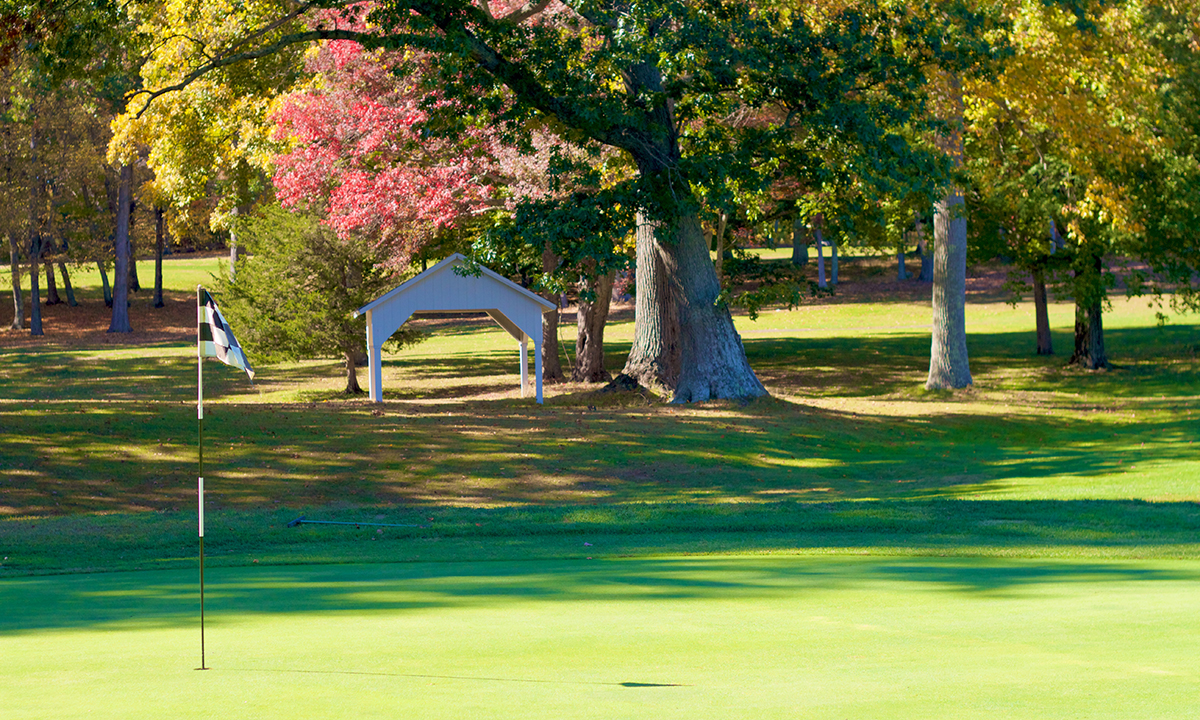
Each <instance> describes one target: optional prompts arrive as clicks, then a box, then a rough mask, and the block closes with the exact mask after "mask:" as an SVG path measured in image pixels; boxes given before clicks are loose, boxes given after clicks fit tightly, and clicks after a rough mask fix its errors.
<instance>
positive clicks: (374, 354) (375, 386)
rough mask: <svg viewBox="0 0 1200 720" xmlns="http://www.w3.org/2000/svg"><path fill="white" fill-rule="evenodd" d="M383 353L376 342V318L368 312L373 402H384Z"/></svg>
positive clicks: (368, 351) (368, 355)
mask: <svg viewBox="0 0 1200 720" xmlns="http://www.w3.org/2000/svg"><path fill="white" fill-rule="evenodd" d="M382 360H383V353H382V352H381V348H380V345H379V344H377V343H376V342H375V318H374V315H373V313H372V312H371V311H370V310H368V311H367V389H368V390H369V391H370V395H371V402H383V368H382V367H381V362H382Z"/></svg>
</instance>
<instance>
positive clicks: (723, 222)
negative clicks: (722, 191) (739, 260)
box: [713, 212, 729, 277]
mask: <svg viewBox="0 0 1200 720" xmlns="http://www.w3.org/2000/svg"><path fill="white" fill-rule="evenodd" d="M728 226H729V213H727V212H722V213H720V214H719V215H718V217H717V234H716V237H715V238H713V245H714V246H715V247H714V248H713V249H714V250H715V251H716V253H717V259H716V261H715V262H716V266H717V277H721V268H722V267H724V265H725V228H726V227H728Z"/></svg>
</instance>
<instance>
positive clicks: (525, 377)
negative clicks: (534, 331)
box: [521, 335, 529, 397]
mask: <svg viewBox="0 0 1200 720" xmlns="http://www.w3.org/2000/svg"><path fill="white" fill-rule="evenodd" d="M528 391H529V336H528V335H526V336H525V337H522V338H521V397H525V396H526V395H527V394H528Z"/></svg>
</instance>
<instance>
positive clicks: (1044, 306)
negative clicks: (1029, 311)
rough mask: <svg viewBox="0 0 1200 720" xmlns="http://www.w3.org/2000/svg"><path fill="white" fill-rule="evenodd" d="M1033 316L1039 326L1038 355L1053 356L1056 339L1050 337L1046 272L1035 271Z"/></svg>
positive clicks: (1035, 269) (1041, 270)
mask: <svg viewBox="0 0 1200 720" xmlns="http://www.w3.org/2000/svg"><path fill="white" fill-rule="evenodd" d="M1033 315H1034V319H1035V322H1036V324H1037V354H1038V355H1053V354H1054V339H1053V337H1052V336H1051V335H1050V308H1049V306H1048V303H1047V298H1046V271H1045V270H1043V269H1042V268H1041V267H1035V268H1034V269H1033Z"/></svg>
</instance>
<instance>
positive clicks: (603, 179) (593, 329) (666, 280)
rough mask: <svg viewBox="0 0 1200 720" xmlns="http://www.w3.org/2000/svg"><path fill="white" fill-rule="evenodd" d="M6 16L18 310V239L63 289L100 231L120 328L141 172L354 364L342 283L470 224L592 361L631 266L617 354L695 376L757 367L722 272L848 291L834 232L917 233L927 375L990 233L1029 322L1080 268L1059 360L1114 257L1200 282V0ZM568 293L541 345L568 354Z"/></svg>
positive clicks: (32, 9)
mask: <svg viewBox="0 0 1200 720" xmlns="http://www.w3.org/2000/svg"><path fill="white" fill-rule="evenodd" d="M0 17H2V18H4V22H5V24H6V27H8V28H10V29H9V31H8V32H7V33H6V34H5V35H4V37H3V40H2V44H0V60H3V63H4V73H5V96H4V103H5V104H4V106H3V107H4V135H3V138H2V140H0V141H2V142H3V153H4V162H5V169H4V172H5V179H4V185H3V190H2V192H4V193H5V194H6V196H7V197H6V198H5V199H6V200H8V201H9V202H7V203H6V204H5V206H6V207H7V208H8V213H7V214H6V215H5V216H4V217H3V218H2V219H0V220H2V222H3V223H4V224H5V230H6V232H7V235H8V237H9V240H10V255H11V258H12V268H13V293H14V310H15V312H14V315H15V317H14V327H19V326H21V324H22V323H23V318H22V317H21V313H22V312H23V310H22V307H23V306H22V302H21V287H20V278H21V274H20V272H19V270H18V268H19V266H20V265H21V264H22V262H23V263H25V264H27V265H28V266H29V267H30V268H31V270H32V272H31V273H30V275H29V277H30V283H31V288H30V289H31V292H32V293H33V294H34V297H35V299H36V298H37V297H39V293H40V292H41V291H40V286H39V280H38V275H37V269H38V267H39V264H41V267H42V269H43V270H46V277H47V287H48V290H50V289H54V290H55V291H56V289H55V285H54V284H53V283H54V280H53V277H54V275H53V269H52V268H51V265H52V264H54V263H58V269H59V271H60V272H59V274H60V277H61V278H62V280H63V282H64V284H67V287H69V279H68V277H69V276H68V273H67V269H66V268H67V264H66V263H67V262H68V261H70V262H75V263H80V262H89V263H97V264H99V266H100V267H101V271H102V273H103V274H104V277H105V278H106V279H105V283H106V284H107V273H106V271H107V269H108V267H109V266H110V265H111V267H112V272H113V284H112V307H113V322H112V325H111V327H110V331H113V332H123V331H128V330H129V329H130V328H129V322H128V314H127V312H126V307H127V301H126V296H127V293H128V291H129V284H130V282H136V276H135V275H134V276H133V277H132V278H131V274H130V268H131V267H132V264H131V262H130V258H131V256H132V251H131V248H130V238H131V237H134V238H137V237H138V236H139V232H138V231H137V227H136V223H137V221H136V217H138V216H137V215H135V214H134V213H133V212H132V210H133V209H134V208H137V207H139V206H140V207H143V208H150V209H151V212H149V213H147V212H142V213H141V214H140V217H142V218H143V220H142V224H143V230H142V231H141V233H140V235H141V236H149V235H151V234H153V236H154V237H155V243H156V247H157V248H159V253H160V254H161V248H162V247H163V245H164V243H165V242H166V240H165V238H167V237H168V236H173V237H175V238H181V237H192V238H202V237H203V238H213V237H215V238H219V239H220V240H222V241H224V242H225V243H227V245H228V247H229V249H230V259H229V266H228V269H229V278H228V279H227V280H224V281H223V282H222V283H221V287H220V288H218V289H219V290H220V291H222V292H223V294H224V296H225V297H227V298H228V303H229V311H228V312H229V313H230V314H231V315H233V316H235V317H237V318H238V320H239V321H241V324H242V325H244V326H246V327H248V328H249V330H248V331H246V332H247V334H248V337H247V338H246V339H245V342H246V343H247V344H248V345H249V346H251V347H252V348H254V346H256V345H257V346H258V348H259V349H261V351H262V352H265V353H267V354H268V355H269V356H277V357H298V356H305V355H313V354H319V355H328V354H331V353H336V354H338V355H341V356H343V357H344V358H345V362H346V367H347V383H348V389H356V381H355V374H354V367H355V365H356V364H357V363H358V362H360V361H361V355H362V353H361V348H360V347H359V346H360V345H361V337H362V335H361V333H360V332H358V331H357V330H356V328H355V326H353V325H351V324H349V321H348V320H346V319H345V313H344V310H345V307H346V303H348V302H349V303H351V304H353V303H356V302H358V301H359V299H361V298H366V299H370V296H371V293H375V292H377V291H379V290H380V289H381V288H386V287H387V286H388V285H389V284H394V283H395V282H397V281H399V280H402V279H404V278H405V277H407V276H411V275H412V274H414V273H415V272H417V271H419V269H420V268H421V267H422V266H423V265H424V264H425V263H427V262H428V261H430V260H436V259H439V258H440V257H444V256H445V255H447V254H449V253H450V252H455V251H463V252H466V253H467V254H468V256H469V257H471V258H472V259H473V260H474V261H476V262H479V263H482V264H486V265H488V266H489V267H494V268H497V269H501V270H503V271H505V272H508V273H509V274H510V275H512V276H513V277H515V278H519V279H520V280H522V282H524V283H525V284H527V285H528V286H530V287H532V288H533V289H535V290H536V291H538V292H541V293H543V294H545V295H546V296H547V297H551V298H552V299H558V298H560V297H561V296H563V295H566V294H570V295H572V296H573V297H576V298H577V299H578V303H579V308H580V312H579V315H578V323H579V332H578V342H577V346H576V349H575V361H574V363H572V365H573V367H572V368H570V374H571V375H572V377H573V378H574V379H576V380H587V381H601V380H607V379H609V376H608V373H607V372H606V371H605V369H604V360H603V327H604V321H605V318H606V315H607V311H608V306H609V303H610V301H611V297H612V293H613V287H614V283H616V284H618V286H619V285H620V283H621V282H624V281H625V280H624V278H626V277H629V278H630V279H629V280H628V282H629V287H628V291H629V292H631V293H632V295H633V297H634V302H635V326H634V340H633V346H632V348H631V352H630V354H629V357H628V360H627V362H626V364H625V366H624V368H623V369H622V371H621V377H619V378H618V380H621V381H622V382H626V383H633V382H636V383H640V384H643V385H650V386H657V387H661V388H665V389H667V390H669V391H670V392H671V394H672V396H673V398H674V400H675V401H677V402H690V401H703V400H707V399H711V398H742V399H745V398H752V397H756V396H759V395H764V394H766V390H765V388H763V386H762V384H761V383H760V382H759V380H758V378H757V377H756V376H755V374H754V371H753V369H752V368H751V367H750V365H749V364H748V363H747V362H746V357H745V353H744V351H743V349H742V345H741V340H740V338H739V337H738V334H737V332H736V330H735V329H734V326H733V320H732V314H731V307H737V306H739V305H740V306H742V307H745V308H747V309H749V310H750V311H751V313H754V312H756V311H757V310H758V309H759V308H760V307H762V306H763V305H764V304H771V303H782V304H788V305H792V304H796V303H798V302H801V301H802V300H803V298H804V296H805V295H807V294H809V293H812V292H818V291H823V287H821V286H826V285H828V283H827V282H826V278H825V276H824V257H823V252H824V247H825V246H826V244H827V243H829V244H830V245H831V250H833V251H834V252H835V253H836V248H837V247H838V246H839V245H843V246H844V245H846V244H857V245H868V246H871V247H874V248H876V249H880V250H889V251H892V252H896V253H897V257H898V259H899V260H900V263H901V265H900V274H901V275H902V276H903V275H904V274H905V272H906V271H905V270H904V266H903V264H902V263H903V260H904V257H905V254H906V252H907V249H908V248H909V247H910V246H911V245H912V244H914V243H916V244H919V247H920V253H921V258H922V262H921V272H922V275H923V276H924V279H927V280H928V281H929V282H930V283H931V297H932V300H933V317H932V336H931V340H932V342H931V352H930V370H929V376H928V380H927V387H929V388H956V387H964V386H966V385H969V384H970V383H971V375H970V363H969V358H968V354H967V345H966V331H965V311H966V310H965V284H966V282H965V281H966V268H967V264H968V262H969V261H970V260H972V259H974V260H976V261H982V260H991V259H996V258H1002V259H1003V260H1004V261H1005V262H1007V263H1008V267H1009V268H1010V269H1011V273H1010V287H1011V288H1012V289H1013V291H1014V292H1017V293H1024V292H1031V293H1032V296H1033V299H1034V303H1035V308H1036V313H1035V315H1036V318H1037V347H1036V350H1037V352H1039V353H1052V352H1054V349H1053V347H1052V346H1051V343H1050V335H1049V330H1048V328H1049V326H1048V320H1047V313H1046V306H1047V297H1048V293H1049V292H1050V291H1053V292H1055V293H1057V294H1059V295H1061V296H1065V297H1069V298H1072V299H1073V300H1074V302H1075V305H1076V324H1075V325H1076V326H1075V346H1074V348H1073V352H1072V354H1071V356H1070V361H1071V362H1073V363H1078V364H1080V365H1082V366H1084V367H1087V368H1092V369H1095V368H1102V367H1105V366H1107V364H1108V359H1107V353H1106V352H1105V349H1104V343H1103V326H1102V315H1103V310H1104V307H1105V303H1106V301H1107V298H1108V295H1109V294H1110V293H1111V292H1112V291H1113V290H1114V288H1115V287H1116V284H1117V282H1118V280H1119V281H1120V282H1121V283H1123V286H1124V288H1125V290H1126V291H1127V292H1130V293H1150V294H1155V295H1156V296H1157V297H1159V298H1160V300H1161V301H1162V302H1163V303H1164V304H1172V305H1173V306H1174V307H1175V309H1178V310H1195V309H1197V306H1198V298H1200V296H1198V295H1197V294H1196V269H1197V267H1198V265H1197V261H1198V260H1200V244H1198V242H1197V228H1198V227H1200V223H1198V222H1197V221H1198V220H1200V218H1198V217H1197V211H1198V209H1200V197H1197V193H1198V192H1200V182H1197V181H1200V156H1198V154H1197V150H1198V148H1197V144H1196V137H1197V136H1198V135H1197V132H1196V131H1197V127H1198V124H1200V84H1198V81H1200V72H1198V70H1200V65H1198V61H1197V59H1196V58H1197V57H1198V54H1197V53H1196V49H1197V48H1198V47H1200V6H1198V4H1197V3H1195V2H1192V1H1191V0H1187V1H1180V2H1165V3H1164V2H1153V3H1151V2H1148V1H1146V0H1128V1H1126V2H1117V1H1110V0H963V1H961V2H959V1H950V0H946V1H942V2H927V3H916V4H914V3H908V2H895V1H893V0H861V1H860V0H827V1H823V2H819V3H797V2H794V0H761V1H758V2H728V1H726V0H662V1H660V2H654V3H642V2H636V1H629V0H535V1H532V2H520V1H515V0H437V1H430V0H373V1H370V2H337V1H333V0H308V1H303V0H261V1H260V2H254V3H243V4H237V5H229V4H223V3H220V4H218V3H198V2H194V1H192V0H128V1H126V2H118V1H117V0H50V1H49V2H45V3H41V4H36V5H30V4H27V3H17V2H11V1H9V2H0ZM18 208H20V209H21V210H17V209H18ZM25 208H27V209H28V210H27V212H26V211H24V209H25ZM131 218H134V219H133V220H131ZM151 218H153V222H151V221H150V219H151ZM151 225H153V228H154V230H153V233H151V231H150V230H149V227H150V226H151ZM131 227H132V229H131ZM752 235H757V236H759V237H767V238H769V239H770V242H773V243H780V242H785V243H786V242H790V243H791V244H792V245H793V248H794V257H795V260H796V262H797V263H799V262H801V261H804V260H806V259H807V249H806V246H807V245H808V244H810V243H811V244H814V245H815V246H816V248H817V251H818V253H819V258H820V262H821V266H820V271H819V278H818V281H817V282H816V283H811V282H809V281H808V280H807V279H806V276H805V275H804V273H803V272H802V271H801V270H798V269H796V268H794V267H793V266H792V265H788V264H784V265H779V264H776V265H770V264H764V263H756V262H755V261H754V260H753V259H748V258H746V257H744V256H731V255H730V253H729V250H730V249H732V248H734V247H736V246H737V245H739V244H742V243H744V242H745V241H746V239H747V238H748V237H750V236H752ZM245 250H249V253H247V252H244V251H245ZM714 257H715V260H714ZM833 260H834V262H835V264H834V273H835V274H836V254H835V255H834V257H833ZM747 279H749V280H751V281H752V282H749V283H746V282H745V281H746V280H747ZM747 288H751V290H749V291H747V290H746V289H747ZM281 289H282V290H286V291H287V292H283V293H281V292H280V290H281ZM318 298H324V300H321V301H319V302H318V301H317V300H315V299H318ZM34 308H35V309H34V315H35V317H34V318H33V322H31V323H30V327H31V331H33V332H39V331H40V328H39V327H37V317H36V314H37V302H36V301H35V302H34ZM556 322H557V319H556V318H555V319H553V320H552V321H551V322H548V323H547V325H546V342H545V343H544V348H545V352H546V362H545V368H546V371H547V375H548V377H550V378H555V377H564V376H565V375H567V372H566V371H564V369H563V367H562V365H561V361H560V355H561V352H560V348H559V347H558V342H557V337H558V333H557V327H556ZM315 326H320V327H323V328H325V327H327V328H329V331H328V332H322V333H320V334H319V336H318V334H314V333H312V332H307V333H306V332H305V331H303V330H302V328H305V327H315ZM414 339H415V338H414V337H412V336H404V337H401V338H397V340H398V341H400V342H409V341H413V340H414Z"/></svg>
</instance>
